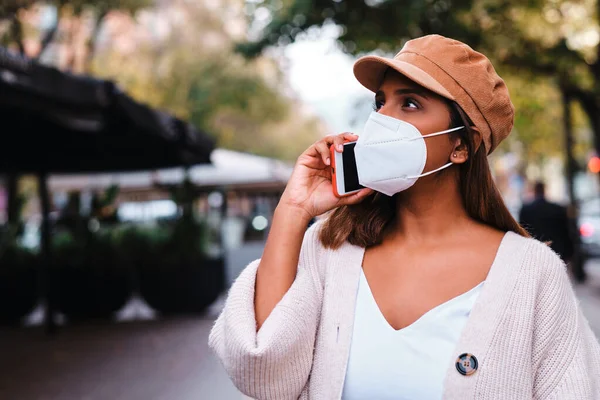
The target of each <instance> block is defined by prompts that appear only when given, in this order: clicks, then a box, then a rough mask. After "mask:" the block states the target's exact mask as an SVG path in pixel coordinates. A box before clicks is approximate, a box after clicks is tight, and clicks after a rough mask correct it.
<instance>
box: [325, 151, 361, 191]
mask: <svg viewBox="0 0 600 400" xmlns="http://www.w3.org/2000/svg"><path fill="white" fill-rule="evenodd" d="M354 147H356V142H347V143H344V151H343V152H342V153H339V152H337V151H335V149H334V148H333V146H331V149H330V151H331V176H332V183H333V193H334V194H335V195H336V196H337V197H344V196H348V195H351V194H353V193H356V192H358V191H359V190H360V189H363V188H364V186H361V185H360V184H359V183H358V171H357V169H356V158H355V157H354Z"/></svg>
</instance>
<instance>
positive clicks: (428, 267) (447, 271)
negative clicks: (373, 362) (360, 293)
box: [363, 248, 493, 330]
mask: <svg viewBox="0 0 600 400" xmlns="http://www.w3.org/2000/svg"><path fill="white" fill-rule="evenodd" d="M492 261H493V256H492V257H485V256H484V257H482V256H481V255H480V254H477V255H475V256H471V257H468V256H467V257H464V254H461V253H460V252H444V251H431V250H430V251H419V252H414V254H413V252H410V251H398V250H396V251H392V252H390V251H389V250H388V249H379V248H375V249H368V250H367V251H366V253H365V257H364V260H363V271H364V276H365V279H366V282H367V283H368V287H369V289H370V292H371V294H372V296H373V299H374V301H375V304H376V305H377V308H378V309H379V311H380V312H381V314H382V316H383V317H384V319H385V320H386V321H387V322H388V324H389V325H390V326H391V327H392V328H393V329H394V330H400V329H403V328H406V327H407V326H410V325H411V324H413V323H414V322H415V321H417V320H418V319H419V318H421V317H422V316H423V315H425V314H426V313H428V312H429V311H431V310H433V309H435V308H436V307H439V306H441V305H443V304H445V303H448V302H450V301H452V300H453V299H456V298H457V297H459V296H461V295H463V294H465V293H467V292H469V291H470V290H471V289H473V288H475V287H476V286H477V285H479V284H480V283H481V282H482V281H484V280H485V278H486V276H487V274H488V272H489V269H490V266H491V264H492Z"/></svg>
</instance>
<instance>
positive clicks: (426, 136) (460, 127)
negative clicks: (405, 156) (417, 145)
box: [410, 126, 464, 141]
mask: <svg viewBox="0 0 600 400" xmlns="http://www.w3.org/2000/svg"><path fill="white" fill-rule="evenodd" d="M463 128H464V126H459V127H457V128H452V129H446V130H445V131H441V132H436V133H430V134H429V135H423V136H421V137H416V138H412V139H410V140H411V141H412V140H418V139H424V138H428V137H433V136H440V135H445V134H446V133H450V132H454V131H457V130H459V129H463Z"/></svg>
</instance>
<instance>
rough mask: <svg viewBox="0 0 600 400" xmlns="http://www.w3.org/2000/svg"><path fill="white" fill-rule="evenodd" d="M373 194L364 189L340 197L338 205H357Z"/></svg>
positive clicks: (369, 190)
mask: <svg viewBox="0 0 600 400" xmlns="http://www.w3.org/2000/svg"><path fill="white" fill-rule="evenodd" d="M373 193H375V191H374V190H373V189H369V188H365V189H361V190H360V191H359V192H356V193H354V194H352V195H350V196H346V197H342V199H341V200H340V205H344V206H348V205H351V204H357V203H360V202H361V201H363V200H364V199H365V198H366V197H368V196H369V195H371V194H373Z"/></svg>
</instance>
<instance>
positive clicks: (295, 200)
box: [277, 133, 372, 219]
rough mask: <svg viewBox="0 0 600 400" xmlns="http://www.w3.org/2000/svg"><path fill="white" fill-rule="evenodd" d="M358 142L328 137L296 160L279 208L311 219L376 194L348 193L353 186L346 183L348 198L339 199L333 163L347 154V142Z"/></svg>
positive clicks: (341, 136)
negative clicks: (344, 148) (334, 179)
mask: <svg viewBox="0 0 600 400" xmlns="http://www.w3.org/2000/svg"><path fill="white" fill-rule="evenodd" d="M356 140H358V136H356V135H353V134H351V133H342V134H339V135H331V136H326V137H324V138H322V139H321V140H319V141H317V142H315V143H314V144H313V145H311V146H310V147H309V148H307V149H306V150H305V151H304V152H303V153H302V154H301V155H300V157H298V160H297V161H296V165H295V166H294V171H293V172H292V176H291V177H290V179H289V180H288V183H287V185H286V188H285V191H284V192H283V195H282V196H281V199H280V200H279V204H278V205H277V209H292V210H294V212H300V214H305V217H306V218H308V219H310V218H313V217H316V216H318V215H321V214H323V213H326V212H327V211H331V210H333V209H334V208H337V207H340V206H344V205H350V204H356V203H359V202H360V201H362V200H363V199H364V198H365V197H366V196H368V195H369V194H370V193H372V190H371V189H362V190H359V191H358V192H355V193H354V194H351V193H348V190H346V187H348V188H350V187H351V186H352V185H350V184H348V185H346V184H345V181H344V184H345V185H344V190H343V191H342V193H343V194H344V196H343V197H338V196H336V194H335V192H336V190H337V188H336V189H334V185H333V172H334V171H333V170H332V164H333V163H335V157H338V159H339V157H340V156H341V155H342V154H343V152H342V149H343V145H344V142H352V141H356ZM332 150H333V151H334V153H333V154H332ZM351 158H352V159H353V158H354V157H351ZM341 163H342V164H343V163H344V161H342V162H341ZM350 163H351V161H350ZM338 164H339V163H338ZM335 174H336V178H338V177H340V176H342V175H340V173H339V172H337V171H335ZM338 194H339V192H338Z"/></svg>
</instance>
